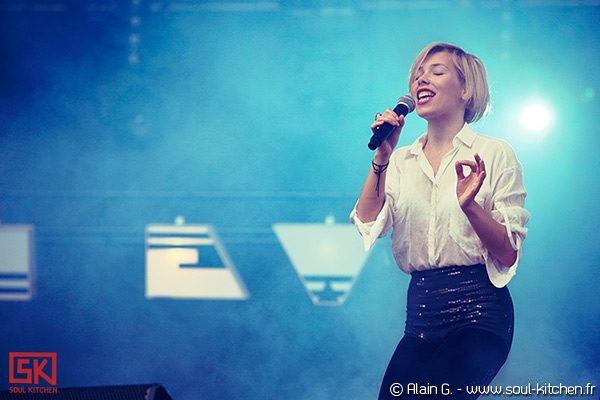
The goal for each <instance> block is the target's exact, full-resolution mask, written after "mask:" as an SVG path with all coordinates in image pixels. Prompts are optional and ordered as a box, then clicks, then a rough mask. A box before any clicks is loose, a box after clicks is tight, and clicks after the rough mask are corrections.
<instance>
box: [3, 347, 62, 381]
mask: <svg viewBox="0 0 600 400" xmlns="http://www.w3.org/2000/svg"><path fill="white" fill-rule="evenodd" d="M8 359H9V366H8V368H9V378H8V382H9V383H22V384H28V385H39V384H40V377H41V378H42V379H44V380H45V381H46V382H48V383H49V384H50V385H54V386H56V353H8ZM48 361H50V363H51V364H50V365H48Z"/></svg>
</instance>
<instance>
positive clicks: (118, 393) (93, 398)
mask: <svg viewBox="0 0 600 400" xmlns="http://www.w3.org/2000/svg"><path fill="white" fill-rule="evenodd" d="M5 399H6V400H17V399H18V400H173V399H172V398H171V396H170V395H169V393H167V391H166V390H165V388H164V387H163V386H162V385H161V384H159V383H155V384H152V385H131V386H99V387H81V388H57V389H56V393H19V394H16V393H10V392H9V391H2V392H0V400H5Z"/></svg>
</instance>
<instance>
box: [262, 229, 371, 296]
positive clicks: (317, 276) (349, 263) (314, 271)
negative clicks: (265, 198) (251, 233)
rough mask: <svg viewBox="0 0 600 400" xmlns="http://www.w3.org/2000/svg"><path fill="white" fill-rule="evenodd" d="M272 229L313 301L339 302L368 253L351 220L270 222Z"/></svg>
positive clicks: (352, 284) (358, 272)
mask: <svg viewBox="0 0 600 400" xmlns="http://www.w3.org/2000/svg"><path fill="white" fill-rule="evenodd" d="M273 230H274V231H275V234H276V235H277V238H278V239H279V242H280V243H281V245H282V246H283V249H284V250H285V252H286V253H287V255H288V257H289V259H290V261H291V262H292V265H293V266H294V269H295V270H296V273H297V274H298V276H299V277H300V280H301V281H302V284H303V285H304V287H305V288H306V291H307V292H308V295H309V296H310V298H311V300H312V301H313V303H314V304H316V305H342V304H344V302H345V301H346V298H347V297H348V294H349V293H350V291H351V290H352V287H354V282H355V281H356V278H358V276H359V275H360V272H361V271H362V268H363V266H364V264H365V262H366V261H367V258H368V257H369V254H370V252H365V250H364V246H363V240H362V238H361V236H360V235H359V234H358V232H357V230H356V227H355V226H354V225H352V224H283V223H282V224H274V225H273Z"/></svg>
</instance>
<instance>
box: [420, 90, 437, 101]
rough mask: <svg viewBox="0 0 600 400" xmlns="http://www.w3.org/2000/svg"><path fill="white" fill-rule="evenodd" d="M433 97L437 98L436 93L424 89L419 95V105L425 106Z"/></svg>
mask: <svg viewBox="0 0 600 400" xmlns="http://www.w3.org/2000/svg"><path fill="white" fill-rule="evenodd" d="M433 97H435V93H433V92H432V91H431V90H429V89H423V90H421V91H420V92H419V93H417V104H425V103H427V102H428V101H429V100H431V99H432V98H433Z"/></svg>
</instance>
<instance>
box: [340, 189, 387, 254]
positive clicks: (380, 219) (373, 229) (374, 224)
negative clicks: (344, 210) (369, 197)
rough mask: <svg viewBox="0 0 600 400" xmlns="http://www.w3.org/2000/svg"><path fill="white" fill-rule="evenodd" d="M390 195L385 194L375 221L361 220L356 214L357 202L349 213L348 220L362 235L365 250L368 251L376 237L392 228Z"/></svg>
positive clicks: (380, 236) (383, 234)
mask: <svg viewBox="0 0 600 400" xmlns="http://www.w3.org/2000/svg"><path fill="white" fill-rule="evenodd" d="M392 203H393V201H392V197H391V196H390V195H389V194H386V196H385V201H384V203H383V207H382V209H381V211H380V212H379V214H378V215H377V218H376V219H375V221H371V222H363V221H361V220H360V218H359V217H358V215H357V214H356V207H357V206H358V202H356V205H355V206H354V210H352V212H351V213H350V222H351V223H353V224H354V225H356V228H357V229H358V232H359V233H360V234H361V236H362V237H363V243H364V245H365V251H368V250H370V249H371V247H373V245H374V244H375V242H376V241H377V239H379V238H382V237H384V236H386V235H387V234H388V233H389V232H390V230H391V229H392V220H393V218H392V209H391V206H390V204H392Z"/></svg>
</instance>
